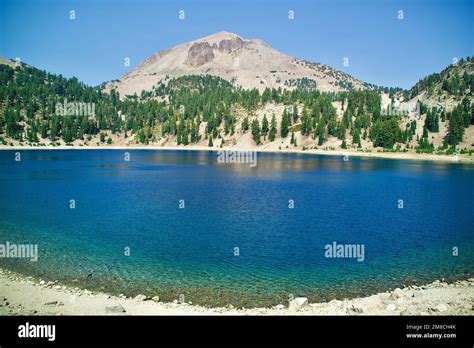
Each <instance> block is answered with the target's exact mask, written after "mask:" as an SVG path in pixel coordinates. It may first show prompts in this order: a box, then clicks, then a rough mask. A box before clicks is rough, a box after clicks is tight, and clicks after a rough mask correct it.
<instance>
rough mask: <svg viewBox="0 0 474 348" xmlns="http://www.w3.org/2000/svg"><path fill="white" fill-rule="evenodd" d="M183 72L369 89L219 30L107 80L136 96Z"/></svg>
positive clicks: (260, 83) (253, 82)
mask: <svg viewBox="0 0 474 348" xmlns="http://www.w3.org/2000/svg"><path fill="white" fill-rule="evenodd" d="M185 75H212V76H218V77H221V78H223V79H226V80H227V81H232V82H233V83H235V84H236V85H237V86H240V87H243V88H245V89H252V88H256V89H258V90H259V91H260V92H262V91H263V90H264V89H265V88H267V87H268V88H279V87H280V88H286V89H293V88H296V87H297V86H298V81H301V80H302V79H306V80H308V81H310V82H311V85H312V86H313V87H315V88H317V89H318V90H320V91H322V92H338V91H345V90H348V89H351V88H353V89H367V88H371V87H370V86H369V85H368V84H366V83H363V82H361V81H359V80H357V79H355V78H353V77H352V76H350V75H348V74H346V73H344V72H342V71H338V70H336V69H333V68H331V67H329V66H327V65H324V64H319V63H313V62H308V61H304V60H301V59H297V58H294V57H291V56H288V55H286V54H283V53H281V52H279V51H277V50H276V49H274V48H272V47H271V46H270V45H268V44H267V43H265V42H263V41H262V40H258V39H251V40H250V39H244V38H242V37H240V36H238V35H236V34H233V33H228V32H219V33H216V34H213V35H210V36H206V37H204V38H201V39H198V40H195V41H191V42H188V43H185V44H182V45H179V46H176V47H174V48H170V49H167V50H164V51H161V52H158V53H155V54H153V55H152V56H150V58H148V59H146V60H145V61H144V62H143V63H142V64H141V65H139V66H138V67H137V68H136V69H135V70H133V71H131V72H130V73H128V74H127V75H125V76H124V77H122V78H121V79H120V80H118V81H117V80H116V81H112V82H109V83H107V84H106V87H105V89H106V90H111V89H112V88H114V89H116V90H117V91H118V92H119V93H120V95H121V96H122V97H123V96H125V95H133V94H135V93H136V94H137V95H140V93H141V92H142V91H150V90H152V89H153V87H155V86H156V85H157V84H158V83H166V81H168V80H169V79H171V78H175V77H180V76H185Z"/></svg>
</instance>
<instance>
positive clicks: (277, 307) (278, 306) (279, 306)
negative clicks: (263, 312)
mask: <svg viewBox="0 0 474 348" xmlns="http://www.w3.org/2000/svg"><path fill="white" fill-rule="evenodd" d="M275 309H279V310H280V309H285V306H284V305H282V304H278V305H276V306H275Z"/></svg>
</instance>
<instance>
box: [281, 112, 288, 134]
mask: <svg viewBox="0 0 474 348" xmlns="http://www.w3.org/2000/svg"><path fill="white" fill-rule="evenodd" d="M289 126H290V115H288V112H287V111H286V109H285V111H284V112H283V117H282V119H281V131H280V133H281V137H282V138H286V137H287V136H288V127H289Z"/></svg>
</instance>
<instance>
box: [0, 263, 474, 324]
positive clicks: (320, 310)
mask: <svg viewBox="0 0 474 348" xmlns="http://www.w3.org/2000/svg"><path fill="white" fill-rule="evenodd" d="M0 289H2V293H1V296H0V315H80V314H85V315H101V314H108V315H124V314H125V315H200V314H206V315H474V307H473V304H474V278H470V279H467V280H461V281H457V282H454V283H451V284H448V283H446V282H443V281H439V280H437V281H435V282H433V283H431V284H428V285H424V286H421V287H418V286H408V287H405V288H403V289H399V288H397V289H395V290H393V291H391V292H388V291H387V292H384V293H378V294H376V295H372V296H368V297H363V298H355V299H351V300H348V299H345V300H342V301H341V300H332V301H329V302H325V303H308V299H307V298H305V297H298V298H295V299H293V300H292V301H290V303H289V306H288V308H286V307H285V306H284V305H282V304H275V306H274V307H273V308H252V309H238V308H234V307H233V306H231V305H229V306H227V307H218V308H208V307H203V306H197V305H192V304H189V303H180V302H179V301H176V303H163V302H158V301H159V296H157V295H155V296H154V297H153V298H151V300H148V299H150V298H149V297H147V296H145V295H138V296H136V297H135V298H127V297H125V296H110V295H108V294H104V293H100V292H92V291H89V290H87V289H79V288H72V287H66V286H62V285H60V284H58V282H45V281H43V280H41V279H39V280H35V279H33V278H32V277H23V276H21V275H19V274H16V273H14V272H10V271H7V270H1V269H0Z"/></svg>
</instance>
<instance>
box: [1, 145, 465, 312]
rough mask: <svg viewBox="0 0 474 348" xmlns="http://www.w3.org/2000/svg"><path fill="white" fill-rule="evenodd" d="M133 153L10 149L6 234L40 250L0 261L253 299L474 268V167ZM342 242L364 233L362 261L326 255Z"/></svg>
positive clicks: (42, 271) (345, 291) (97, 285)
mask: <svg viewBox="0 0 474 348" xmlns="http://www.w3.org/2000/svg"><path fill="white" fill-rule="evenodd" d="M129 152H130V154H131V161H130V162H126V161H124V151H119V150H98V151H90V150H83V151H80V150H75V151H65V150H62V151H61V150H49V151H21V155H22V160H21V162H15V161H14V151H0V169H1V172H0V243H5V241H10V242H12V243H34V244H38V247H39V260H38V261H37V262H31V261H28V260H24V259H22V260H19V259H4V258H3V259H2V258H0V267H5V268H10V269H13V270H16V271H19V272H22V273H25V274H29V275H34V276H38V277H42V278H43V279H59V280H61V281H63V282H65V283H69V284H78V286H83V287H86V288H89V289H102V290H106V291H109V292H113V293H125V294H128V295H136V294H138V293H144V294H146V295H150V296H153V295H155V294H158V295H160V297H161V298H163V299H164V300H168V301H171V300H174V299H177V298H178V296H179V295H180V294H184V295H185V297H186V301H193V303H202V304H210V305H216V304H219V305H222V304H229V303H232V304H235V305H238V306H245V307H250V306H255V305H275V304H278V303H282V302H284V301H285V300H286V299H287V298H288V296H289V294H293V295H295V296H306V297H308V298H309V299H310V301H320V300H329V299H332V298H344V297H352V296H359V295H365V294H371V293H375V292H376V291H380V290H387V289H389V288H394V287H397V286H401V285H402V284H407V283H411V282H415V283H424V282H429V281H432V280H434V279H439V278H442V277H444V278H459V277H466V276H471V275H472V270H473V269H474V267H473V266H474V247H473V246H474V223H473V222H474V221H473V220H474V219H473V216H474V214H473V198H474V190H473V183H474V166H473V165H465V164H459V163H433V162H418V161H403V160H383V159H364V158H354V157H352V158H350V161H349V162H344V161H343V160H342V158H341V157H333V156H316V155H314V156H313V155H294V154H259V156H258V165H257V167H255V168H251V167H250V166H248V165H242V164H240V165H239V164H218V163H217V156H216V153H213V152H206V151H203V152H198V151H129ZM70 199H74V200H75V201H76V208H75V209H70V208H69V201H70ZM181 199H183V200H184V202H185V208H184V209H180V208H179V200H181ZM290 199H291V200H294V204H295V207H294V208H293V209H289V208H288V201H289V200H290ZM399 199H402V200H403V205H404V207H403V209H399V208H398V200H399ZM333 241H336V242H338V243H351V244H353V243H354V244H364V247H365V260H364V261H363V262H357V261H356V260H355V259H337V258H332V259H331V258H325V257H324V251H325V250H324V247H325V245H326V244H330V243H332V242H333ZM125 247H129V248H130V252H131V255H130V256H125V255H124V248H125ZM235 247H238V248H239V253H240V255H239V256H235V255H234V250H235V249H234V248H235ZM453 247H458V249H459V256H453V251H452V248H453ZM88 275H89V276H88Z"/></svg>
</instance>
